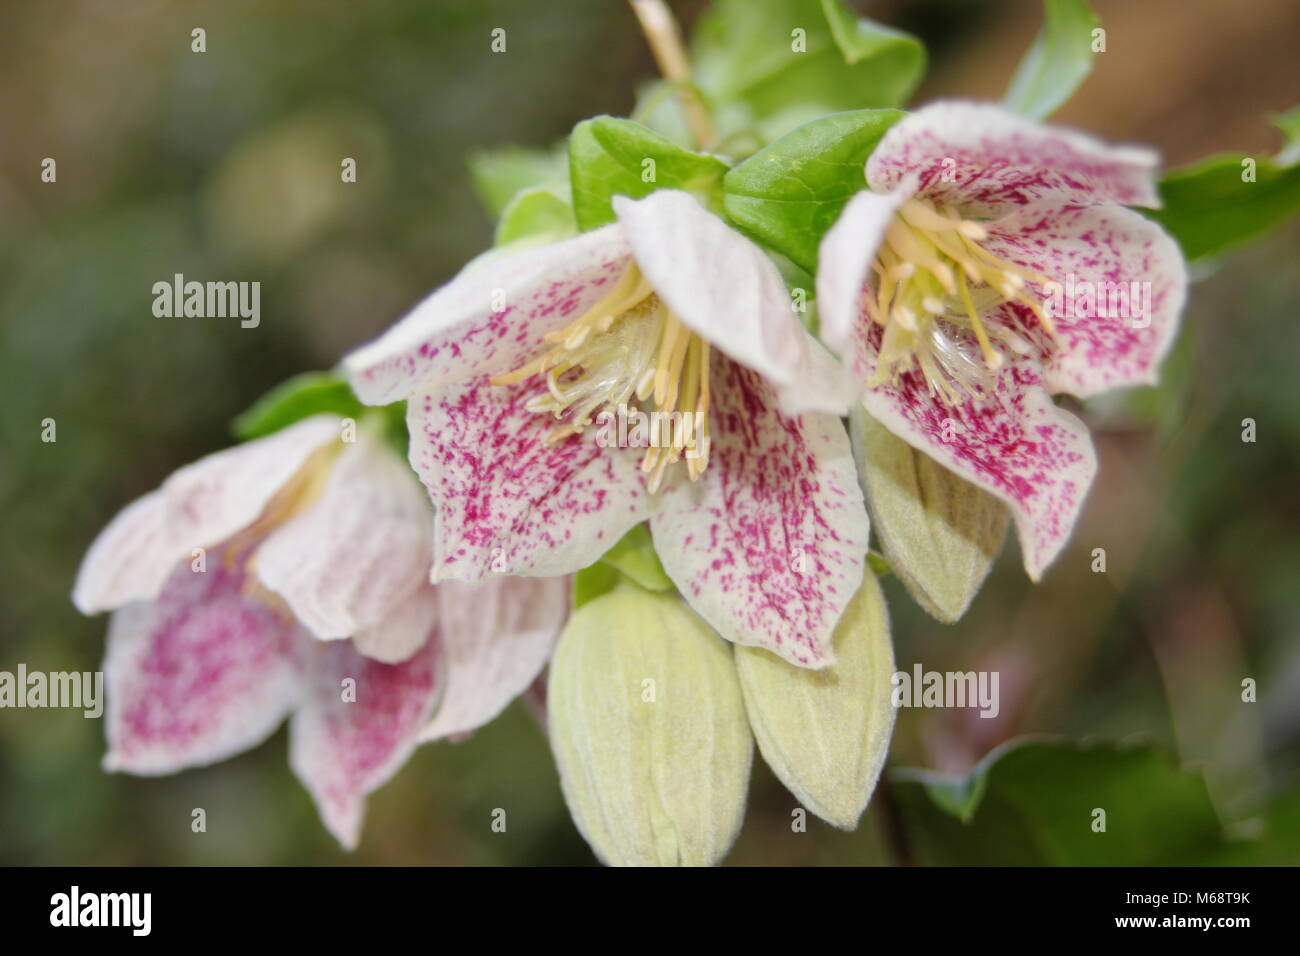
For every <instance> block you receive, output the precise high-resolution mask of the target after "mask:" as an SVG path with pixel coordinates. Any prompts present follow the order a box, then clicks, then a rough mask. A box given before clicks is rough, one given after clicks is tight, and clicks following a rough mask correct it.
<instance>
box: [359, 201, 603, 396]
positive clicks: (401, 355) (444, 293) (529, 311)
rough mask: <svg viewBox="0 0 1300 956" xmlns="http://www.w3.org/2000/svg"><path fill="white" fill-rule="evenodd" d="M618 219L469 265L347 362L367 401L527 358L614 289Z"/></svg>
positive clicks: (488, 371) (409, 392) (496, 370)
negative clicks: (550, 334) (549, 336)
mask: <svg viewBox="0 0 1300 956" xmlns="http://www.w3.org/2000/svg"><path fill="white" fill-rule="evenodd" d="M627 257H628V246H627V243H626V241H625V240H624V238H623V232H622V229H621V227H619V226H617V225H611V226H606V227H605V228H603V229H597V230H595V231H593V232H587V233H583V234H582V235H580V236H575V237H574V238H572V239H566V240H565V241H564V242H557V243H554V244H553V245H548V246H541V247H537V248H532V249H527V250H525V251H523V252H519V253H516V254H513V255H508V256H502V257H500V258H495V259H492V260H490V261H485V262H484V263H482V264H480V265H478V266H476V267H474V268H470V269H467V270H466V271H464V272H462V273H461V274H460V275H459V276H457V277H456V278H455V279H453V280H452V281H451V282H450V283H448V284H447V285H445V286H443V287H442V288H441V289H439V290H438V291H437V292H435V293H433V294H432V295H431V296H429V297H428V298H427V299H425V300H424V301H423V302H421V303H420V304H419V305H417V306H416V307H415V309H414V310H413V311H412V312H411V313H410V314H409V315H407V316H406V317H405V318H404V319H402V320H401V321H400V322H398V323H397V324H396V325H394V326H393V327H392V328H391V329H389V330H388V331H387V332H386V333H384V335H382V336H381V337H380V338H378V339H377V340H375V341H374V342H372V343H370V344H369V345H366V346H363V347H362V348H361V349H358V350H357V351H356V352H353V353H352V354H351V355H349V356H348V357H347V358H346V359H344V362H343V365H344V369H345V370H346V372H347V375H348V378H349V379H350V380H351V382H352V388H353V390H354V391H356V393H357V395H358V397H360V399H361V400H362V401H363V402H365V403H367V404H369V405H387V404H389V403H390V402H395V401H399V400H401V399H404V398H407V397H409V396H411V395H414V394H415V393H417V392H419V391H424V390H430V389H434V388H439V387H441V386H443V385H450V384H453V383H455V382H463V381H465V380H466V379H469V378H473V377H475V376H477V375H482V374H489V375H490V374H496V373H499V372H505V371H508V370H510V369H512V368H515V367H516V366H519V365H522V364H523V363H524V362H525V361H527V360H528V359H531V358H534V357H536V353H538V352H539V351H541V350H542V349H543V348H544V347H545V346H544V343H543V341H542V337H543V336H544V335H546V333H548V332H551V331H554V330H556V329H560V328H563V327H564V326H565V325H567V324H568V323H569V321H570V320H572V319H574V318H576V317H577V316H578V315H580V314H582V313H583V312H584V311H585V310H586V309H587V308H588V307H589V306H591V305H594V304H595V303H596V301H597V300H598V299H599V298H600V297H601V296H602V295H603V294H604V293H605V292H606V291H607V290H608V288H609V283H610V282H612V281H614V280H615V279H617V278H618V277H619V275H621V274H622V272H623V270H624V269H625V268H626V267H627V263H628V258H627Z"/></svg>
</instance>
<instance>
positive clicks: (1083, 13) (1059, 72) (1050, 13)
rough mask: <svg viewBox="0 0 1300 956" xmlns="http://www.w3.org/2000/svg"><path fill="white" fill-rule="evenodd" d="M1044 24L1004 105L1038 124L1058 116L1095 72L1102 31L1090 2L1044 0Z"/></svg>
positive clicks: (1021, 66)
mask: <svg viewBox="0 0 1300 956" xmlns="http://www.w3.org/2000/svg"><path fill="white" fill-rule="evenodd" d="M1043 18H1044V22H1043V29H1042V30H1041V31H1040V32H1039V34H1038V36H1037V37H1036V38H1035V40H1034V43H1033V45H1032V46H1031V47H1030V48H1029V52H1027V53H1026V54H1025V58H1024V59H1023V60H1021V61H1020V66H1019V67H1017V69H1016V73H1015V76H1013V77H1012V78H1011V87H1010V89H1008V90H1007V95H1006V98H1005V100H1004V102H1005V103H1006V105H1007V108H1008V109H1011V110H1014V111H1015V112H1017V113H1020V114H1022V115H1024V116H1028V117H1029V118H1030V119H1036V120H1041V119H1046V118H1047V117H1049V116H1051V115H1052V114H1053V113H1054V112H1056V110H1057V108H1058V107H1060V106H1061V104H1063V103H1064V102H1065V101H1066V100H1068V99H1069V98H1070V96H1071V95H1072V94H1073V93H1074V91H1075V90H1076V89H1078V87H1079V84H1080V83H1082V82H1083V81H1084V79H1085V78H1087V76H1088V74H1089V73H1090V72H1092V57H1093V52H1092V44H1093V30H1095V29H1097V26H1098V23H1097V18H1096V16H1094V15H1093V12H1092V9H1091V8H1090V7H1089V6H1088V2H1087V0H1043Z"/></svg>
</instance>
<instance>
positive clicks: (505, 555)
mask: <svg viewBox="0 0 1300 956" xmlns="http://www.w3.org/2000/svg"><path fill="white" fill-rule="evenodd" d="M537 387H538V386H537V385H535V384H533V383H531V382H523V383H520V384H518V385H510V386H503V387H498V386H493V385H489V384H488V383H487V380H486V378H478V379H475V380H474V381H472V382H467V383H465V384H463V385H454V386H452V387H451V388H449V389H447V390H445V391H443V392H439V393H437V394H434V395H425V396H420V397H417V398H413V399H411V401H410V404H409V405H408V406H407V425H408V427H409V429H410V433H411V464H412V465H413V466H414V467H415V470H416V473H417V474H418V475H419V476H420V480H421V481H423V482H424V485H425V487H426V488H428V489H429V495H430V497H431V498H432V499H433V503H434V505H435V507H436V509H437V516H436V518H435V520H434V544H433V580H435V581H445V580H458V581H469V582H473V581H478V580H480V579H481V578H483V577H484V576H486V575H488V574H521V575H528V576H547V575H559V574H569V573H571V572H573V571H577V570H578V569H579V568H584V567H586V566H587V565H589V564H591V563H592V562H593V561H595V560H596V559H597V558H598V557H600V556H601V555H602V554H604V553H605V551H607V550H608V549H609V548H610V547H612V546H613V545H614V544H615V543H616V542H617V541H618V539H619V538H621V537H622V536H623V534H624V533H625V532H626V531H627V530H628V529H629V528H631V527H632V526H633V525H634V524H636V523H637V522H638V521H642V520H644V519H645V517H646V516H647V514H648V513H649V511H650V509H651V507H652V505H653V502H652V501H650V500H649V498H648V497H647V495H646V493H645V490H644V484H643V480H642V477H641V472H640V470H639V464H640V457H641V456H640V454H639V452H638V450H637V449H633V448H602V447H600V445H598V444H597V437H598V432H597V429H596V428H595V427H592V428H588V429H587V430H586V432H584V433H583V434H582V435H580V436H570V437H568V438H566V439H564V440H562V441H557V442H547V441H546V436H547V435H548V434H549V433H550V432H551V431H552V430H553V429H554V428H555V425H556V422H555V420H554V419H553V418H550V417H548V416H546V415H542V414H538V413H536V412H530V411H528V410H527V409H526V408H524V403H525V401H527V399H528V397H529V396H530V395H533V394H535V393H536V391H537ZM543 387H545V386H543Z"/></svg>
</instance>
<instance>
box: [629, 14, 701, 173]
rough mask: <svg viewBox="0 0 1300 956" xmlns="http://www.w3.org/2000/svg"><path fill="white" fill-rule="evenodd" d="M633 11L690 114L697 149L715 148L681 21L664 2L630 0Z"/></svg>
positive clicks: (658, 63) (689, 121) (692, 135)
mask: <svg viewBox="0 0 1300 956" xmlns="http://www.w3.org/2000/svg"><path fill="white" fill-rule="evenodd" d="M628 2H629V3H630V4H632V11H633V12H634V13H635V14H636V18H637V20H638V21H640V23H641V32H642V33H644V34H645V38H646V42H647V43H649V44H650V52H651V53H653V54H654V58H655V63H656V64H657V65H658V66H659V72H660V73H662V74H663V77H664V79H665V80H667V81H668V83H669V85H671V86H672V88H673V90H674V92H676V94H677V101H678V102H679V103H680V104H681V107H682V112H683V113H685V114H686V125H687V126H688V127H689V128H690V131H691V139H693V140H694V141H695V146H696V148H697V149H707V148H709V147H710V146H712V145H713V141H714V139H715V138H716V135H717V134H716V132H715V131H714V129H713V120H711V119H710V118H709V111H708V108H707V107H705V105H704V100H703V98H701V96H700V91H699V90H698V89H696V87H695V84H694V83H692V82H691V68H690V64H689V62H688V61H687V59H686V48H685V47H684V46H683V45H682V34H681V31H680V30H678V29H677V21H676V19H674V18H673V13H672V11H671V10H669V9H668V5H667V4H666V3H665V2H664V0H628Z"/></svg>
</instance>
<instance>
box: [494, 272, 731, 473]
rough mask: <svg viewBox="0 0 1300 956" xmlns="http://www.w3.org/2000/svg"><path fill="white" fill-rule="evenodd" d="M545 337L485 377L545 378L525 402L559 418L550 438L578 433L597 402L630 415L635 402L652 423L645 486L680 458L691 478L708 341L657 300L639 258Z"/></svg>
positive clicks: (702, 440)
mask: <svg viewBox="0 0 1300 956" xmlns="http://www.w3.org/2000/svg"><path fill="white" fill-rule="evenodd" d="M543 340H544V341H545V342H546V343H548V344H549V345H551V346H552V347H551V348H550V349H548V350H547V351H545V352H543V353H542V354H541V355H539V356H538V357H537V358H535V359H532V360H530V361H528V362H526V363H525V364H523V365H521V366H520V367H519V368H517V369H514V370H513V371H510V372H506V373H504V374H501V375H496V376H493V377H492V378H491V379H490V382H491V384H493V385H513V384H517V383H519V382H523V381H527V380H529V379H532V378H535V377H538V376H540V377H541V378H542V379H543V381H544V384H545V390H543V391H540V392H538V393H536V394H534V395H532V397H530V398H529V399H527V400H526V402H525V404H524V407H525V408H526V409H527V410H528V411H530V412H535V413H539V414H550V415H553V416H554V417H555V418H556V419H557V420H560V421H561V424H559V425H557V426H556V427H555V428H554V429H552V430H551V431H550V432H549V433H548V434H547V437H546V440H547V442H557V441H561V440H562V439H565V438H568V437H570V436H572V435H577V434H581V433H582V432H583V430H584V429H585V428H586V427H587V426H589V425H590V424H591V423H592V421H593V419H594V417H595V416H596V414H597V413H598V412H600V411H601V410H602V409H606V410H609V411H611V412H613V413H615V414H616V415H617V414H619V413H620V409H621V408H626V409H627V410H628V412H629V414H631V413H632V412H634V411H638V410H639V411H640V412H641V413H642V414H644V415H646V416H647V417H648V419H649V421H650V423H651V424H650V432H651V434H650V435H649V436H648V437H649V439H650V447H648V448H647V449H646V451H645V454H644V455H643V456H642V459H641V469H642V471H644V472H645V473H646V475H647V479H646V487H647V489H648V490H649V491H650V492H651V493H654V492H656V491H658V490H659V489H660V487H662V485H663V482H664V480H665V477H666V475H667V473H668V470H669V469H670V468H671V467H672V466H673V465H674V464H676V463H677V462H679V461H682V460H685V462H686V470H687V474H688V476H689V477H690V478H691V480H695V479H697V478H698V477H699V476H700V475H701V474H702V473H703V472H704V469H705V468H706V467H707V465H708V458H709V439H708V413H709V365H710V350H709V345H708V343H707V342H705V341H704V340H703V339H702V338H701V337H700V336H699V335H697V334H695V333H694V332H692V331H691V330H690V329H688V328H687V327H686V326H685V325H684V324H682V322H681V320H680V319H678V318H677V316H675V315H674V314H673V313H672V312H671V310H669V309H668V308H667V307H666V306H665V305H664V304H663V303H662V302H660V301H659V299H658V298H657V297H656V296H655V295H654V292H653V290H652V289H651V288H650V286H649V284H648V283H647V282H646V281H645V278H644V277H643V276H642V275H641V272H640V270H639V269H638V268H637V267H636V265H635V264H632V265H629V267H628V269H627V271H625V272H624V273H623V275H622V276H620V277H619V279H618V281H617V282H615V283H614V285H613V286H612V287H611V288H610V290H609V291H608V292H607V293H606V294H605V295H604V296H602V297H601V299H600V301H598V302H597V303H596V304H595V305H593V306H592V307H591V308H589V309H588V310H587V311H586V312H584V313H583V314H582V315H580V316H578V317H577V318H576V319H574V320H573V321H571V322H570V323H569V324H568V325H567V326H565V327H564V328H563V329H558V330H555V331H552V332H550V333H548V334H547V335H545V336H544V337H543ZM571 373H572V374H571ZM642 404H645V405H649V407H645V408H642V407H640V406H641V405H642ZM566 416H567V420H565V419H566ZM629 427H630V426H629Z"/></svg>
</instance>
